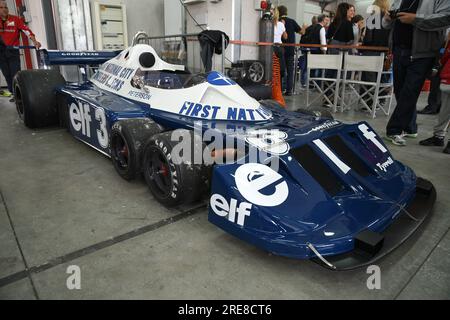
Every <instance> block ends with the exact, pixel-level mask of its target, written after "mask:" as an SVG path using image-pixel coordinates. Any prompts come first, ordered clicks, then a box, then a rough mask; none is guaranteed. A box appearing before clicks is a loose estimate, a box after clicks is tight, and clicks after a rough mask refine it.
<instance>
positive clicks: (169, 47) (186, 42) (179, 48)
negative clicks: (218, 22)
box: [148, 34, 226, 73]
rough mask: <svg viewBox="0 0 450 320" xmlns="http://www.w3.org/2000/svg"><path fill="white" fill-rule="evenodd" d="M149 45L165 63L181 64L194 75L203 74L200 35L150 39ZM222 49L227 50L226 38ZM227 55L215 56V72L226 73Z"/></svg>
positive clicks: (223, 38) (223, 40)
mask: <svg viewBox="0 0 450 320" xmlns="http://www.w3.org/2000/svg"><path fill="white" fill-rule="evenodd" d="M148 44H149V45H150V46H152V47H153V49H155V50H156V53H157V54H158V55H159V56H160V57H161V59H163V60H164V61H166V62H168V63H172V64H180V65H184V66H186V68H187V69H188V70H189V71H190V72H192V73H203V72H205V67H204V65H203V62H202V58H201V47H200V42H199V40H198V34H180V35H172V36H160V37H148ZM222 47H223V48H225V37H223V36H222ZM225 54H226V50H223V54H222V55H220V56H219V55H216V54H214V56H213V70H216V71H220V72H222V73H224V72H225Z"/></svg>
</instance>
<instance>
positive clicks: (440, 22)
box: [383, 0, 450, 146]
mask: <svg viewBox="0 0 450 320" xmlns="http://www.w3.org/2000/svg"><path fill="white" fill-rule="evenodd" d="M391 10H393V11H396V12H397V14H395V15H394V16H391V15H390V14H386V15H385V16H384V18H383V27H385V28H388V29H389V28H390V29H392V31H391V48H392V52H393V55H394V93H395V97H396V99H397V107H396V109H395V111H394V113H393V114H392V116H391V119H390V120H389V123H388V125H387V128H386V139H387V140H388V141H390V142H392V143H393V144H394V145H398V146H406V140H405V138H416V137H417V129H418V128H417V121H416V120H417V110H416V105H417V101H418V99H419V95H420V92H421V89H422V87H423V83H424V82H425V79H426V76H427V74H428V73H429V72H430V71H431V69H432V67H433V65H434V61H435V58H436V56H437V54H438V53H439V50H440V48H441V45H442V42H443V40H444V31H445V29H446V28H447V26H448V25H450V1H443V0H394V3H393V5H392V7H391Z"/></svg>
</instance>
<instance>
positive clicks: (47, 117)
mask: <svg viewBox="0 0 450 320" xmlns="http://www.w3.org/2000/svg"><path fill="white" fill-rule="evenodd" d="M65 84H66V80H64V77H63V76H62V75H61V74H60V73H59V72H58V71H57V70H26V71H20V72H19V73H17V75H16V76H15V77H14V81H13V88H14V96H15V99H16V108H17V113H18V114H19V117H20V119H22V121H23V122H24V124H25V126H27V127H28V128H30V129H36V128H44V127H49V126H54V125H57V124H58V123H59V118H58V108H57V102H56V92H55V89H56V88H58V87H60V86H63V85H65Z"/></svg>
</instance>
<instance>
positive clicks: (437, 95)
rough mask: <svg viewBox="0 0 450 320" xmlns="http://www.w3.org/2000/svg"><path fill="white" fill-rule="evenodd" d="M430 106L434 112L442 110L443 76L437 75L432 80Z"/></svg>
mask: <svg viewBox="0 0 450 320" xmlns="http://www.w3.org/2000/svg"><path fill="white" fill-rule="evenodd" d="M428 106H429V107H430V108H431V109H432V110H433V111H439V109H440V108H441V75H440V73H437V74H436V75H435V76H433V77H432V78H431V88H430V95H429V96H428Z"/></svg>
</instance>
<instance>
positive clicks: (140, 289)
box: [0, 0, 450, 300]
mask: <svg viewBox="0 0 450 320" xmlns="http://www.w3.org/2000/svg"><path fill="white" fill-rule="evenodd" d="M8 2H13V1H8ZM39 2H40V1H25V3H26V6H27V8H28V11H29V15H30V23H29V26H30V27H31V28H32V30H33V31H34V32H35V33H36V35H37V38H39V39H41V41H42V43H43V45H44V47H46V48H52V46H53V48H54V49H56V48H59V49H64V50H77V51H79V50H81V51H82V50H96V49H105V48H104V47H101V48H100V47H98V45H99V40H98V38H101V37H102V35H101V32H96V31H99V30H96V28H95V23H93V24H92V25H93V29H92V30H91V31H89V30H88V29H89V28H86V30H85V31H86V32H87V33H90V34H92V39H89V37H88V38H85V37H82V38H83V41H84V43H82V41H81V42H80V41H78V40H76V39H72V40H70V39H63V38H62V36H61V35H62V34H63V33H61V30H59V31H58V30H53V33H52V32H49V30H48V28H49V27H48V25H49V24H50V25H51V23H50V22H49V20H48V19H49V17H48V12H45V8H47V7H46V6H45V5H41V4H40V3H39ZM43 2H46V1H45V0H43ZM61 2H63V1H61ZM68 2H69V1H68ZM70 2H72V1H70ZM73 2H74V3H75V2H78V1H73ZM92 2H95V1H92ZM100 2H102V1H100ZM144 2H145V3H146V5H145V6H144V8H142V9H144V10H139V9H140V8H141V7H142V3H144ZM175 2H177V1H175ZM185 2H187V1H185ZM191 2H193V3H191V4H189V5H188V7H189V10H190V13H191V14H192V15H193V16H194V17H196V18H197V19H200V20H203V22H201V23H204V24H205V25H207V26H208V27H210V28H211V29H220V30H223V31H224V32H226V33H227V34H228V35H230V38H232V39H235V40H243V41H244V40H248V41H258V35H259V33H258V27H257V23H258V22H257V21H258V17H259V13H258V12H257V11H255V9H254V4H255V1H253V0H252V1H250V0H249V1H246V0H222V1H206V0H205V1H191ZM227 2H230V3H232V5H230V6H229V7H228V6H227V9H229V10H228V11H225V13H223V11H222V12H221V11H220V10H214V11H212V10H206V11H205V8H208V9H211V8H214V6H221V5H227ZM348 2H352V1H348ZM353 2H354V3H355V5H356V8H357V10H361V11H363V10H364V9H363V8H366V7H367V6H368V3H370V2H371V1H353ZM110 3H114V4H115V3H117V1H116V2H114V1H112V0H111V1H110ZM119 3H120V4H121V5H122V8H124V9H126V10H124V17H126V21H127V23H125V24H124V26H126V28H124V29H123V30H122V32H123V37H124V39H123V41H125V42H126V43H130V41H131V39H132V37H133V35H134V34H135V33H136V32H137V31H139V30H144V31H146V32H147V33H148V34H149V35H150V36H155V37H157V36H161V35H172V34H180V33H196V32H197V33H198V32H199V31H200V30H199V29H198V27H197V26H196V25H195V23H193V21H192V19H190V18H189V17H187V16H185V11H179V13H180V15H179V18H180V19H181V20H180V24H175V25H174V24H172V23H169V22H170V21H171V19H173V16H172V15H169V14H167V7H168V6H170V5H175V4H176V3H174V2H171V1H163V0H157V1H153V0H152V1H138V0H123V1H119ZM282 3H283V4H286V5H287V6H288V8H289V10H290V12H295V13H296V15H295V16H296V17H297V21H300V22H306V23H308V22H309V20H310V18H311V17H312V16H313V15H316V14H317V13H320V6H319V5H318V4H317V1H295V0H289V1H288V0H286V1H280V4H282ZM72 5H73V4H72ZM335 5H336V3H335V2H332V3H330V4H329V7H327V8H328V9H329V10H331V11H332V10H333V8H334V7H333V6H335ZM10 6H11V7H15V5H14V3H11V5H10ZM210 6H211V7H210ZM93 7H95V6H94V5H92V6H91V9H92V8H93ZM165 7H166V10H165V9H164V8H165ZM205 12H207V13H205ZM221 15H223V16H221ZM246 16H247V18H248V19H247V18H244V17H246ZM292 16H294V15H292ZM161 17H165V18H164V19H162V18H161ZM52 19H55V14H54V12H53V13H52ZM94 20H95V19H94ZM197 21H199V20H197ZM236 21H239V22H236ZM182 22H184V23H182ZM247 24H256V25H255V26H254V27H253V28H249V27H248V26H247ZM174 28H178V32H176V31H177V30H176V29H174ZM56 29H57V28H56ZM71 41H72V42H71ZM109 49H117V48H116V47H111V48H109ZM256 55H257V53H256V52H255V48H252V47H237V46H235V47H230V48H229V49H228V50H227V52H226V57H227V59H229V60H230V61H236V60H238V59H254V58H256ZM32 59H33V66H34V67H37V60H36V58H35V57H34V56H32ZM23 60H25V58H24V59H23ZM23 68H26V65H25V62H24V65H23ZM63 72H65V76H66V77H67V78H70V77H71V74H70V72H71V71H70V70H69V69H67V70H63ZM1 83H2V85H3V84H4V83H5V82H4V80H2V82H1ZM427 98H428V93H426V92H424V93H422V94H421V97H420V100H419V103H418V105H417V108H418V109H419V110H420V109H423V108H424V107H425V106H426V104H427ZM285 99H286V103H287V108H288V110H292V111H294V110H296V109H297V108H298V107H299V106H304V105H305V104H306V102H305V95H304V92H302V91H300V90H299V93H298V94H297V95H294V96H292V97H286V98H285ZM8 100H9V99H7V98H0V194H1V199H0V299H4V300H9V299H19V300H24V299H31V300H35V299H42V300H48V299H58V300H59V299H194V300H197V299H199V300H202V299H225V300H229V299H233V300H241V299H258V300H266V299H269V300H271V299H273V300H278V299H292V300H298V299H318V300H327V299H400V300H403V299H404V300H409V299H439V300H440V299H449V298H450V232H449V230H450V191H449V181H450V162H449V159H448V155H446V154H443V153H442V149H441V148H424V147H421V146H419V141H420V140H423V139H425V138H428V137H430V136H432V134H433V127H434V125H435V117H433V116H419V118H418V124H419V137H418V138H417V139H414V140H408V146H407V147H406V148H401V147H395V146H389V149H390V151H391V152H392V154H393V155H394V157H395V159H396V160H398V161H401V162H402V163H404V164H406V165H407V166H409V167H411V168H412V169H413V170H414V171H415V172H416V174H417V175H418V176H420V177H424V178H427V179H429V180H430V181H432V183H433V184H434V185H435V187H436V189H437V195H438V198H437V201H436V204H435V209H434V212H433V214H432V216H431V217H430V219H429V220H428V221H427V222H426V224H425V225H424V226H423V227H421V229H420V230H419V232H418V233H416V234H415V235H414V236H413V237H412V238H411V239H409V240H408V241H407V242H406V243H404V244H403V245H402V246H400V247H399V248H398V249H397V250H395V251H394V252H392V253H391V254H389V255H388V256H387V257H385V258H383V259H382V260H381V261H380V262H379V263H378V266H379V267H380V269H381V272H382V273H381V274H382V278H381V289H379V290H369V289H368V287H367V281H368V277H369V276H370V274H368V273H367V269H366V268H362V269H358V270H355V271H345V272H332V271H330V270H327V269H325V268H322V267H320V266H319V265H317V264H315V263H313V262H310V261H301V260H293V259H287V258H282V257H277V256H274V255H271V254H268V253H266V252H264V251H262V250H260V249H258V248H256V247H253V246H251V245H250V244H247V243H245V242H243V241H241V240H239V239H237V238H234V237H233V236H232V235H230V234H227V233H225V232H224V231H222V230H220V229H218V228H216V227H215V226H213V225H212V224H210V223H209V222H208V211H207V204H206V203H195V204H192V205H189V206H181V207H178V208H176V209H168V208H165V207H163V206H161V205H160V204H159V203H158V202H157V201H156V200H155V199H153V197H152V195H151V193H150V191H149V189H148V187H147V185H146V183H145V181H144V180H143V179H138V180H137V181H134V182H126V181H124V180H122V179H121V178H120V177H119V176H118V175H117V174H116V172H115V170H114V167H113V166H112V164H111V160H110V159H109V158H107V157H105V156H102V155H100V154H99V153H98V152H97V151H95V150H93V149H91V148H89V147H88V146H86V145H84V144H83V143H81V142H79V141H77V140H75V139H74V138H73V137H72V136H71V135H70V134H69V133H68V132H67V131H66V130H65V129H61V128H56V127H55V128H48V129H39V130H30V129H27V128H25V126H24V125H23V123H22V122H21V121H20V119H19V118H18V115H17V112H16V106H15V104H14V103H11V102H9V101H8ZM394 105H395V101H394ZM318 107H319V106H318ZM335 118H336V119H337V120H340V121H343V122H344V123H355V122H360V121H367V122H368V123H369V124H370V125H371V126H372V127H373V128H374V129H376V131H377V132H378V133H379V134H383V133H384V131H385V128H386V124H387V122H388V120H389V118H388V117H386V116H384V115H381V114H380V115H378V117H377V118H375V119H371V118H370V117H369V116H368V115H367V114H365V113H362V112H358V111H353V110H351V111H346V112H344V113H337V114H336V115H335ZM70 266H79V267H80V268H81V274H82V281H81V290H68V288H67V279H68V276H69V274H68V268H69V267H70Z"/></svg>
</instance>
